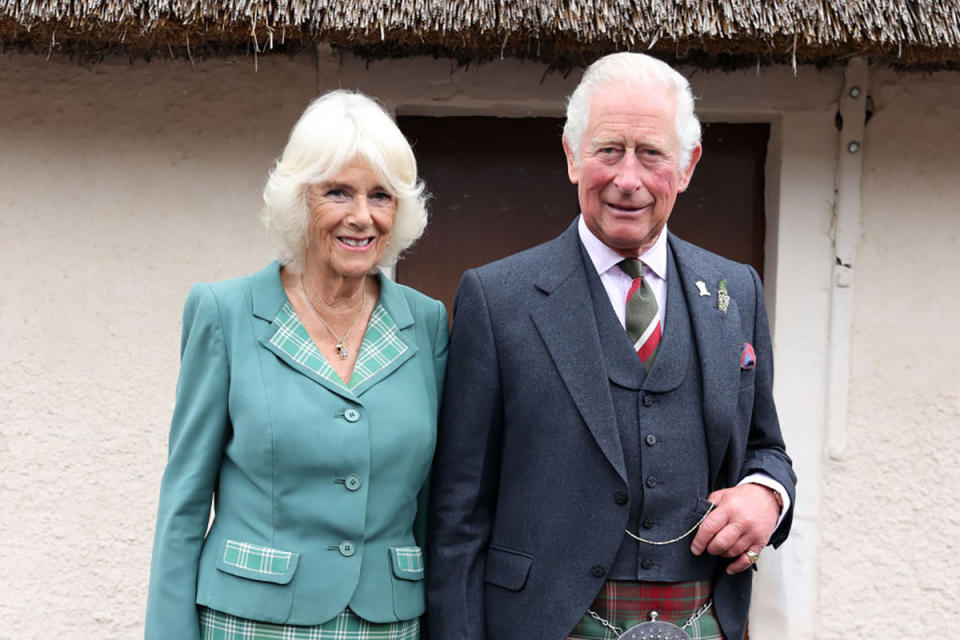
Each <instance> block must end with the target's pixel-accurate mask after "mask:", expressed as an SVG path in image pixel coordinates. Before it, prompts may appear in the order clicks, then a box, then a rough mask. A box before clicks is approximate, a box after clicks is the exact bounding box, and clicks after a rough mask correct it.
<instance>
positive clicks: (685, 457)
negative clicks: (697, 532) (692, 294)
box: [584, 251, 716, 582]
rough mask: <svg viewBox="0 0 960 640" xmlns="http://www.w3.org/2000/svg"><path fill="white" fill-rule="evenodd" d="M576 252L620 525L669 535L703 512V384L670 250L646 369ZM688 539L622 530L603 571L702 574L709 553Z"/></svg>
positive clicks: (663, 577) (660, 577) (617, 575)
mask: <svg viewBox="0 0 960 640" xmlns="http://www.w3.org/2000/svg"><path fill="white" fill-rule="evenodd" d="M584 254H585V252H584ZM584 259H585V261H586V262H585V264H586V265H588V266H589V268H588V270H587V271H588V273H589V274H590V277H589V278H588V280H589V282H590V294H591V299H592V302H593V306H594V311H595V313H596V316H597V326H598V329H599V332H600V341H601V345H602V349H603V353H602V357H603V361H604V365H605V368H606V371H607V373H608V376H609V378H610V392H611V396H612V398H613V402H614V410H615V413H616V417H617V427H618V430H619V433H620V441H621V444H622V447H623V455H624V462H625V465H626V469H627V479H628V484H629V492H628V496H627V498H628V500H629V509H630V515H629V520H628V527H629V529H630V531H633V532H634V533H637V534H638V535H640V536H641V537H643V538H646V539H648V540H657V541H660V540H667V539H670V538H674V537H676V536H679V535H680V534H682V533H684V532H686V531H687V530H688V529H690V528H691V527H692V526H693V525H694V524H696V523H697V521H698V520H699V519H700V518H701V517H702V515H703V514H704V513H705V512H706V509H707V508H708V506H709V504H708V503H707V501H706V496H707V495H708V494H709V492H710V490H709V479H708V475H709V471H708V468H709V463H708V459H707V443H706V437H705V433H704V420H703V404H702V397H703V389H702V386H703V385H702V379H701V373H700V368H699V365H698V363H697V357H696V355H697V354H696V347H695V344H694V336H693V332H692V327H691V324H690V316H689V312H688V310H687V304H686V298H685V296H684V295H683V291H682V290H681V284H680V278H679V276H678V275H677V266H676V264H675V262H674V259H673V254H672V251H671V252H669V257H668V269H667V309H666V313H665V314H664V321H663V339H662V341H661V343H660V349H659V352H658V354H657V356H656V360H655V362H654V365H653V368H652V369H651V370H650V372H649V373H646V372H645V370H644V367H643V364H642V362H641V361H640V358H639V357H638V356H637V354H636V352H635V351H634V350H633V347H632V345H631V344H630V340H629V338H628V337H627V335H626V332H625V331H624V329H623V327H622V326H621V325H620V323H619V321H618V320H617V318H616V315H615V314H614V312H613V309H612V307H611V306H610V301H609V298H608V297H607V294H606V291H605V290H604V288H603V284H602V283H601V282H600V278H599V276H597V275H596V272H595V270H594V269H593V268H592V264H590V263H589V256H586V255H584ZM691 540H692V538H690V537H688V538H685V539H684V540H682V541H680V542H676V543H674V544H670V545H663V546H654V545H648V544H643V543H640V542H637V541H636V540H634V539H633V538H631V537H629V536H627V535H626V534H624V540H623V543H622V545H621V547H620V550H619V552H618V553H617V558H616V561H615V562H614V564H613V567H612V568H611V570H610V572H609V574H608V578H610V579H614V580H644V581H658V582H680V581H687V580H703V579H707V578H710V577H711V576H712V575H713V573H714V569H715V566H716V565H715V560H714V559H713V558H712V557H711V556H707V555H704V556H701V557H696V556H693V555H692V554H691V553H690V542H691Z"/></svg>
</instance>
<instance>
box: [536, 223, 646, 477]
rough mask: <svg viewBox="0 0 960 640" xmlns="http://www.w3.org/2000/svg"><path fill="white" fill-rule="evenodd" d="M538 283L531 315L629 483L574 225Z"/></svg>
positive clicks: (599, 439) (588, 422)
mask: <svg viewBox="0 0 960 640" xmlns="http://www.w3.org/2000/svg"><path fill="white" fill-rule="evenodd" d="M554 242H555V244H554V250H553V251H552V252H551V253H549V254H548V257H547V259H546V260H545V261H544V264H543V271H542V272H541V275H540V278H539V279H538V280H537V282H536V287H537V289H538V290H539V291H540V292H541V293H542V294H543V296H542V297H541V298H540V300H538V301H536V303H535V304H534V305H533V308H532V310H531V312H530V315H531V318H532V319H533V322H534V324H535V326H536V327H537V330H538V332H539V333H540V337H541V338H542V339H543V341H544V343H545V344H546V347H547V351H548V352H549V353H550V357H551V358H552V359H553V361H554V364H556V366H557V370H558V371H559V372H560V378H561V380H562V381H563V384H564V386H566V388H567V391H568V393H569V394H570V397H571V398H572V399H573V402H574V404H576V406H577V409H578V410H579V412H580V415H581V416H582V417H583V420H584V422H585V423H586V425H587V428H588V429H589V430H590V433H591V434H592V435H593V437H594V439H595V440H596V441H597V444H598V445H599V447H600V449H601V450H602V451H603V453H604V455H605V456H606V458H607V460H609V462H610V464H611V465H613V467H614V469H616V471H617V473H618V474H619V475H620V477H621V478H623V479H624V481H626V479H627V472H626V467H625V465H624V460H623V450H622V448H621V445H620V435H619V433H618V432H617V420H616V416H615V415H614V412H613V398H612V397H611V396H610V385H609V382H608V376H607V372H606V371H605V369H604V365H603V358H602V356H601V354H602V347H601V344H600V335H599V332H598V330H597V320H596V317H595V315H594V312H593V305H592V304H591V298H590V288H589V285H588V283H587V274H586V271H585V269H586V266H585V265H584V261H583V260H582V258H581V256H580V239H579V236H578V234H577V225H576V223H574V224H572V225H571V226H570V227H569V228H568V229H567V231H565V232H564V233H563V234H562V235H561V236H560V237H559V238H557V240H556V241H554Z"/></svg>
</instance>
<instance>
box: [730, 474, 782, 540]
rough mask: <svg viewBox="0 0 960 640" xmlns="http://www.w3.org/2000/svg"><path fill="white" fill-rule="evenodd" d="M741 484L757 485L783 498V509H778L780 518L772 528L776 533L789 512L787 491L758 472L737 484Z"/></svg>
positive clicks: (770, 478) (769, 477) (767, 476)
mask: <svg viewBox="0 0 960 640" xmlns="http://www.w3.org/2000/svg"><path fill="white" fill-rule="evenodd" d="M741 484H759V485H761V486H764V487H767V488H768V489H773V490H774V491H776V492H777V493H779V494H780V497H781V498H783V508H781V509H780V516H779V517H778V518H777V526H776V527H774V528H773V530H774V531H776V530H777V528H778V527H779V526H780V523H781V522H783V517H784V516H785V515H787V511H789V510H790V496H789V495H787V490H786V489H784V488H783V485H782V484H780V483H779V482H777V481H776V480H774V479H773V478H772V477H771V476H769V475H767V474H766V473H763V472H760V471H758V472H757V473H751V474H750V475H748V476H747V477H746V478H744V479H743V480H741V481H740V482H738V483H737V485H738V486H739V485H741Z"/></svg>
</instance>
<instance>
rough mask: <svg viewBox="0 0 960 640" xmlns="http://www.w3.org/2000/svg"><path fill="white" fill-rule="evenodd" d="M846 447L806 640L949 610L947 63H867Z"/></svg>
mask: <svg viewBox="0 0 960 640" xmlns="http://www.w3.org/2000/svg"><path fill="white" fill-rule="evenodd" d="M870 87H871V90H870V93H871V94H872V96H873V99H874V103H875V108H876V111H875V113H874V116H873V118H872V119H871V120H870V122H869V123H868V124H867V127H866V134H865V138H864V148H863V149H864V157H863V174H864V183H863V238H862V242H861V245H860V251H859V264H858V265H856V266H855V268H856V271H857V291H856V320H855V322H854V334H853V345H852V362H851V389H850V416H849V424H848V427H847V430H848V431H847V447H846V450H845V452H844V456H843V458H842V459H841V460H838V461H834V460H830V461H829V462H827V463H825V467H824V485H823V486H824V500H823V520H822V537H823V548H822V553H821V558H822V561H821V576H820V585H821V598H820V607H819V610H820V612H821V615H820V624H819V627H820V629H821V632H819V633H818V634H817V636H816V637H817V638H830V639H832V638H878V637H904V638H924V637H930V636H935V635H942V634H944V633H947V634H948V635H949V632H948V631H946V629H947V628H948V626H949V621H950V620H952V619H953V618H955V617H956V616H957V615H958V614H960V604H958V600H957V597H956V596H957V587H958V581H957V576H960V543H958V541H957V531H958V528H960V497H958V494H957V491H956V487H957V486H958V485H960V465H958V463H957V459H958V457H960V367H958V362H960V339H958V337H957V331H956V326H957V318H958V317H960V296H958V295H957V294H956V292H955V286H954V282H955V281H956V273H957V271H958V267H960V259H958V256H960V216H958V215H957V202H960V181H958V180H957V177H956V176H957V173H956V156H957V153H958V152H960V132H958V131H957V128H956V123H957V122H958V121H960V76H958V74H956V73H935V74H920V73H896V72H894V71H891V70H883V69H881V70H874V71H873V72H872V73H871V77H870Z"/></svg>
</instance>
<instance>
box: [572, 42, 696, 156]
mask: <svg viewBox="0 0 960 640" xmlns="http://www.w3.org/2000/svg"><path fill="white" fill-rule="evenodd" d="M651 79H652V80H656V81H658V82H660V83H661V84H663V86H664V87H665V88H667V89H670V90H671V91H673V95H674V98H675V100H676V105H677V114H676V121H675V123H674V127H675V128H676V132H677V142H678V143H679V146H680V162H679V166H678V169H680V170H684V169H686V168H687V167H688V166H689V164H690V158H691V154H692V153H693V150H694V149H695V148H696V146H697V145H698V144H699V143H700V121H699V120H698V119H697V116H696V114H695V113H694V110H693V92H692V90H691V89H690V83H689V82H688V81H687V79H686V78H685V77H684V76H683V74H681V73H679V72H677V71H676V70H674V69H673V68H672V67H671V66H670V65H668V64H667V63H665V62H662V61H660V60H657V59H656V58H653V57H651V56H648V55H646V54H643V53H626V52H625V53H612V54H610V55H608V56H604V57H602V58H600V59H599V60H597V61H596V62H594V63H593V64H591V65H590V66H589V67H587V70H586V71H585V72H584V74H583V78H581V79H580V84H578V85H577V88H576V89H574V90H573V93H572V94H570V98H569V99H568V100H567V121H566V123H565V124H564V126H563V139H564V140H566V141H567V144H568V145H569V146H570V150H571V151H572V152H573V157H574V160H575V161H576V163H577V164H578V165H579V164H580V143H581V142H582V140H583V134H584V133H585V132H586V130H587V123H588V121H589V119H590V103H591V101H592V100H593V95H594V93H595V92H596V90H597V89H598V88H600V87H611V86H616V85H620V84H623V83H624V82H630V81H631V80H651Z"/></svg>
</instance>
